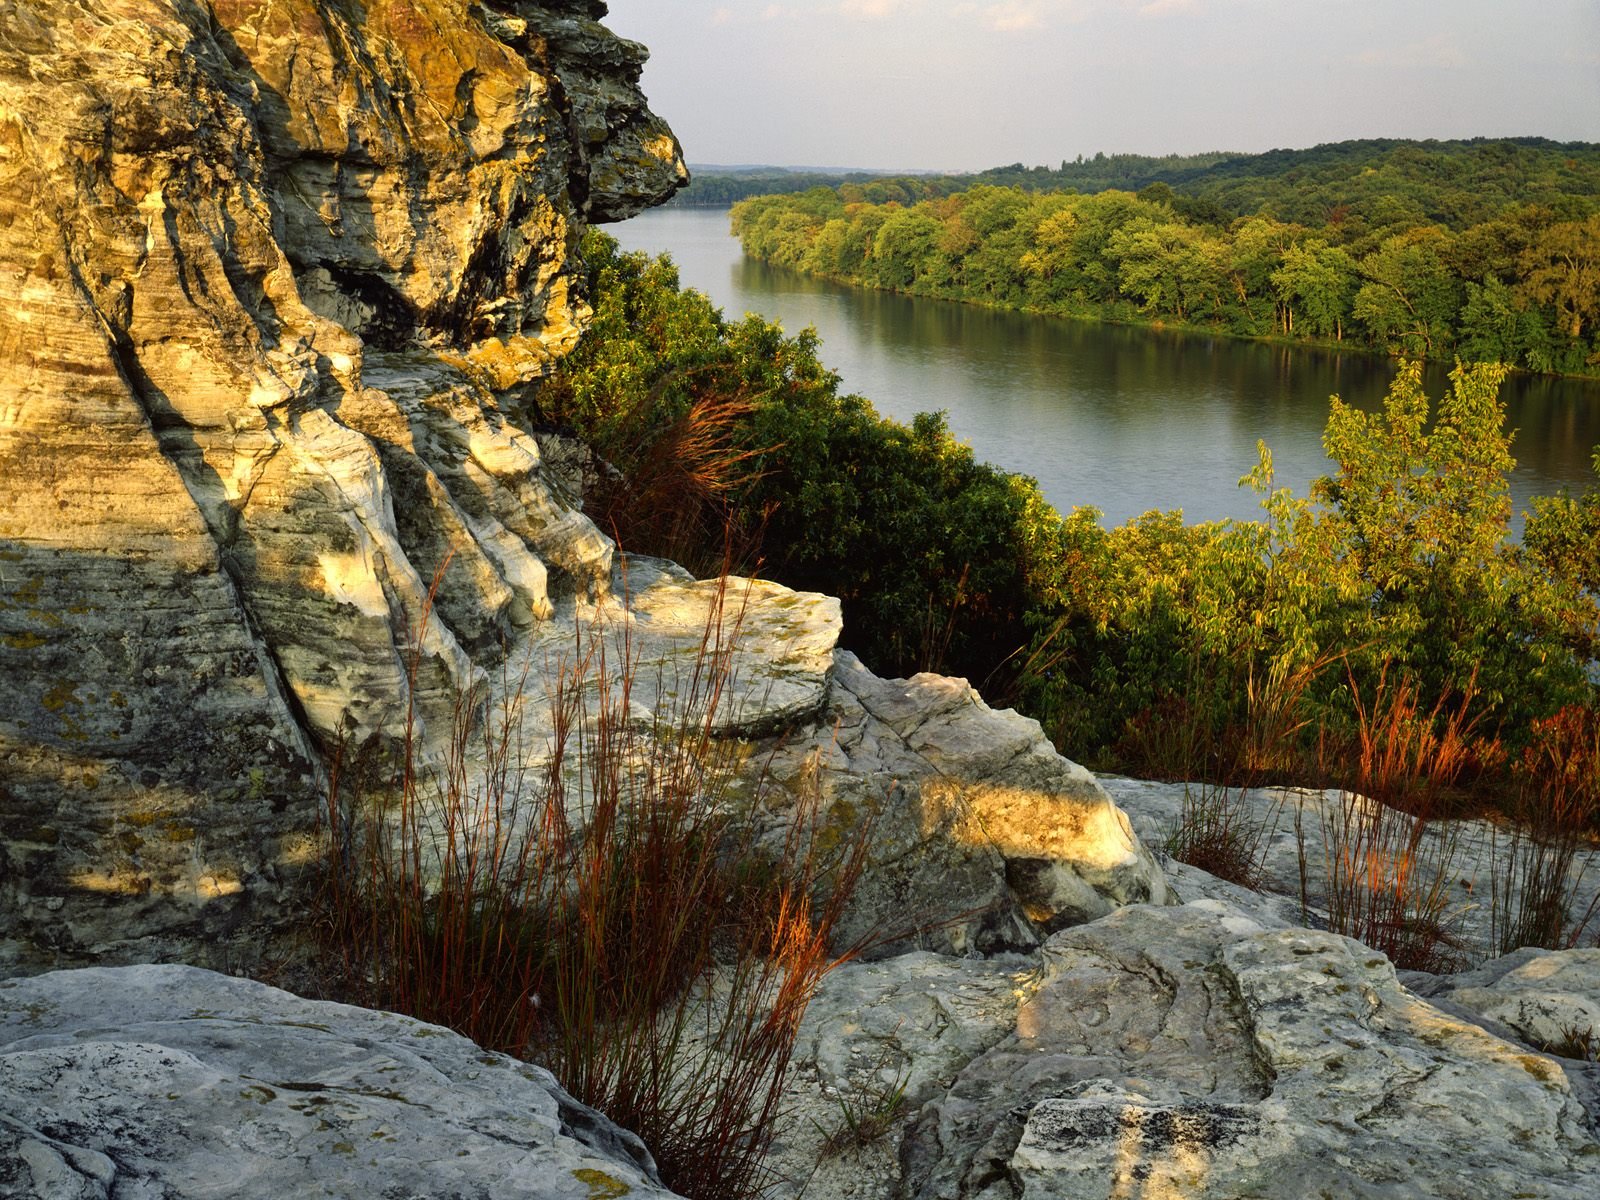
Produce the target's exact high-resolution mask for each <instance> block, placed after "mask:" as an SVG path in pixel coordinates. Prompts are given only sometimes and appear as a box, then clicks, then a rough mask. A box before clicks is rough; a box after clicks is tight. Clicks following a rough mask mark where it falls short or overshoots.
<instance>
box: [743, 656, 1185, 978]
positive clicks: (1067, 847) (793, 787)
mask: <svg viewBox="0 0 1600 1200" xmlns="http://www.w3.org/2000/svg"><path fill="white" fill-rule="evenodd" d="M752 760H753V761H755V762H759V763H761V764H763V767H764V770H765V772H766V774H767V776H768V780H769V783H770V785H772V788H771V790H772V791H773V792H775V793H776V795H777V796H778V797H780V798H782V797H784V796H786V795H787V796H789V797H793V796H797V795H805V794H814V795H815V796H816V797H817V798H818V802H819V804H820V808H821V812H822V820H823V829H824V835H825V836H826V837H827V838H829V839H830V840H832V841H834V842H841V841H844V840H846V839H849V838H854V837H867V838H868V839H869V840H870V843H871V851H870V854H869V863H868V867H867V871H866V874H865V876H864V878H863V879H862V881H861V884H860V886H859V887H858V888H857V892H856V900H855V904H854V907H853V909H852V912H851V913H850V914H849V917H848V919H847V921H846V922H845V933H846V935H847V940H853V939H863V940H865V941H866V942H867V943H868V947H869V948H868V950H867V953H868V955H869V956H873V957H877V956H884V955H887V954H892V953H896V952H899V951H904V950H908V949H926V950H935V951H940V952H943V953H950V954H957V955H961V954H994V953H1003V952H1008V951H1026V950H1029V949H1032V948H1033V947H1035V946H1037V945H1038V944H1039V943H1040V942H1041V941H1042V940H1043V939H1044V938H1045V937H1046V936H1048V935H1049V933H1051V932H1052V931H1054V930H1056V929H1061V928H1064V927H1067V926H1070V925H1075V924H1079V923H1082V922H1085V921H1091V920H1094V919H1095V918H1097V917H1100V916H1104V915H1105V914H1106V913H1109V912H1111V911H1112V910H1113V909H1115V908H1117V907H1119V906H1122V905H1125V904H1141V903H1155V904H1161V903H1165V902H1166V901H1167V887H1166V881H1165V878H1164V877H1163V875H1162V872H1161V868H1160V867H1159V866H1158V865H1157V864H1156V862H1155V860H1154V859H1153V858H1152V857H1151V856H1150V853H1149V852H1148V851H1147V850H1146V849H1145V848H1144V846H1143V845H1141V844H1140V842H1139V839H1138V838H1137V837H1136V836H1134V833H1133V831H1132V829H1131V827H1130V826H1129V824H1128V819H1127V817H1126V816H1125V815H1124V814H1123V813H1122V811H1121V810H1120V809H1118V808H1117V806H1116V805H1115V804H1113V803H1112V802H1111V800H1110V798H1109V797H1108V796H1107V795H1106V793H1105V791H1104V790H1103V789H1102V788H1101V787H1100V785H1099V784H1098V783H1097V782H1096V781H1095V778H1094V776H1093V775H1091V774H1090V773H1089V772H1088V771H1086V770H1084V769H1083V768H1082V767H1080V766H1078V765H1077V764H1076V763H1073V762H1071V761H1069V760H1067V759H1066V758H1063V757H1062V756H1061V755H1060V754H1058V753H1057V752H1056V750H1055V748H1054V747H1053V746H1052V745H1051V744H1050V742H1049V740H1048V739H1047V738H1046V737H1045V736H1044V734H1043V732H1042V731H1041V730H1040V728H1039V724H1038V722H1037V721H1034V720H1032V719H1030V718H1027V717H1023V716H1021V715H1019V714H1018V713H1016V712H1013V711H1012V710H1010V709H1004V710H995V709H992V708H990V707H989V706H988V705H987V704H985V703H984V701H983V698H982V697H981V696H980V695H979V694H978V693H977V691H975V690H974V689H973V688H972V687H971V686H970V685H969V684H968V683H967V682H966V681H965V680H963V679H951V678H948V677H945V676H940V675H928V674H923V675H917V676H915V677H913V678H911V679H887V680H886V679H880V678H879V677H877V676H876V675H874V674H872V673H871V672H870V671H869V670H867V669H866V668H865V667H864V666H863V665H862V664H861V662H860V660H859V659H857V658H856V657H855V656H854V655H852V654H849V653H848V652H840V653H838V654H837V655H836V666H835V670H834V674H833V691H832V697H831V701H830V704H829V706H828V708H827V709H826V711H825V712H823V714H822V716H821V718H820V719H819V720H818V721H816V722H814V723H813V724H811V725H809V726H804V727H801V728H799V729H797V730H795V731H794V732H793V733H792V734H790V735H788V736H787V737H785V738H783V739H781V740H779V741H777V742H775V743H773V744H771V745H768V746H766V747H763V748H759V749H758V750H757V752H756V753H755V754H754V755H753V756H752Z"/></svg>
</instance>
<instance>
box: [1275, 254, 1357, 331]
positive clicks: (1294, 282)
mask: <svg viewBox="0 0 1600 1200" xmlns="http://www.w3.org/2000/svg"><path fill="white" fill-rule="evenodd" d="M1357 279H1358V276H1357V274H1356V264H1355V262H1354V261H1353V260H1352V259H1351V258H1350V256H1349V255H1348V254H1346V253H1345V252H1344V250H1343V249H1341V248H1340V247H1338V246H1330V245H1328V244H1327V243H1326V242H1324V241H1322V240H1321V239H1320V238H1313V239H1311V240H1310V241H1308V242H1304V243H1302V244H1300V245H1297V246H1290V247H1289V248H1288V249H1287V250H1285V251H1284V253H1283V265H1282V266H1281V267H1279V268H1278V269H1277V270H1276V271H1274V272H1273V273H1272V287H1273V290H1274V291H1275V292H1276V293H1277V295H1278V298H1279V300H1280V301H1281V302H1282V304H1283V307H1284V309H1285V310H1286V311H1287V312H1288V313H1289V314H1290V316H1289V317H1288V318H1287V319H1286V320H1285V332H1287V333H1292V332H1293V331H1294V323H1293V315H1292V314H1293V313H1295V312H1298V313H1299V314H1300V318H1301V327H1302V329H1303V330H1304V331H1305V332H1308V333H1312V334H1315V335H1317V336H1318V337H1327V336H1328V335H1330V334H1331V335H1333V337H1334V338H1336V339H1337V340H1339V341H1343V340H1344V322H1345V319H1346V317H1348V316H1349V315H1350V304H1351V300H1352V298H1353V297H1354V295H1355V292H1356V283H1357Z"/></svg>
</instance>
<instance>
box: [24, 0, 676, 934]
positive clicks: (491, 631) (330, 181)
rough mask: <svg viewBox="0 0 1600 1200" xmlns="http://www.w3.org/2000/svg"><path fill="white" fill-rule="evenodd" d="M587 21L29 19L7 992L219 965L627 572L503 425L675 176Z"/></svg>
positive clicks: (224, 14)
mask: <svg viewBox="0 0 1600 1200" xmlns="http://www.w3.org/2000/svg"><path fill="white" fill-rule="evenodd" d="M604 11H605V10H604V5H602V4H598V3H593V2H587V3H586V2H576V0H568V2H564V3H555V2H553V3H549V4H542V5H541V4H528V3H519V2H511V0H491V2H490V3H487V4H478V3H474V2H471V0H364V2H357V0H277V2H275V3H272V4H266V5H263V4H258V3H255V2H254V0H22V2H21V3H18V4H12V5H8V6H7V7H6V9H5V11H4V13H3V14H0V291H3V295H4V303H3V304H0V363H3V369H4V383H3V386H0V678H3V679H4V680H5V681H6V686H5V688H4V689H0V797H3V803H0V822H3V827H0V842H3V845H0V926H3V927H4V928H5V930H6V933H5V935H4V939H3V941H0V965H3V964H4V963H6V962H8V961H10V962H15V963H17V964H19V965H27V964H29V963H32V964H34V965H40V964H44V963H48V962H50V961H52V960H59V959H63V958H64V959H68V960H70V959H73V958H78V959H97V958H99V959H117V958H122V959H129V958H150V957H163V956H167V955H171V954H175V953H187V954H191V955H193V954H200V953H212V954H219V953H225V951H223V950H219V947H226V945H227V944H228V942H229V940H230V938H233V937H235V935H236V934H237V932H238V930H239V929H240V927H241V924H243V923H259V922H260V921H262V920H266V919H269V918H270V917H271V915H272V914H271V910H272V909H273V908H274V906H275V905H277V904H278V903H280V902H281V899H282V896H283V881H284V879H285V878H286V877H287V876H288V875H290V874H292V873H293V871H294V869H295V865H296V863H298V862H300V861H303V859H304V858H305V856H306V854H307V853H308V846H307V834H308V833H309V831H310V830H311V829H312V827H313V826H314V824H315V812H316V808H315V795H316V792H317V786H318V776H319V772H320V769H321V768H320V766H319V750H326V749H327V748H329V747H331V746H334V745H335V744H338V743H341V742H344V741H355V742H360V741H362V740H365V739H367V738H370V737H372V736H374V735H384V734H391V735H392V734H394V733H395V732H396V731H397V729H398V727H399V725H400V723H401V722H402V721H403V719H404V718H405V716H406V714H407V713H408V712H414V713H416V714H418V715H419V716H420V718H421V719H422V721H423V722H424V725H425V726H427V725H428V724H429V723H430V722H431V728H433V729H434V730H437V729H438V728H439V727H440V725H441V724H443V723H444V717H445V716H446V715H447V714H448V712H449V707H450V704H451V701H452V697H453V696H454V695H455V694H456V693H457V692H458V691H459V690H460V689H461V688H462V687H463V686H464V685H466V684H469V683H471V682H472V681H473V680H474V679H475V678H476V677H477V675H478V672H479V670H480V668H481V666H482V665H483V664H484V663H486V662H492V661H494V659H495V658H496V657H497V656H498V654H499V647H500V646H501V645H502V643H504V642H505V641H507V640H515V639H516V638H517V637H518V636H520V635H522V634H524V633H525V632H526V631H527V630H528V629H529V628H531V627H533V626H535V625H536V624H538V623H539V622H541V621H544V620H545V619H547V618H548V617H549V616H550V615H551V613H552V611H553V609H554V605H555V604H556V603H557V602H558V601H559V600H560V599H561V597H562V596H564V595H572V594H587V593H591V592H595V591H597V590H603V588H604V586H605V584H606V582H607V580H608V579H609V575H610V568H611V561H610V560H611V547H610V544H609V543H608V542H607V540H606V539H605V538H604V537H602V536H600V535H599V534H598V532H597V531H596V530H595V529H594V528H593V527H592V526H591V525H590V523H589V522H588V521H587V520H586V519H584V518H583V517H582V516H581V515H580V514H579V513H577V512H576V511H575V510H574V509H573V507H572V505H571V504H570V503H568V502H567V500H566V499H565V498H564V497H563V496H562V495H561V494H560V491H559V489H557V488H555V487H553V486H551V484H550V481H548V480H546V479H545V478H544V475H543V473H542V471H541V458H540V453H539V449H538V446H537V444H536V442H535V441H534V439H533V438H532V437H531V436H529V434H528V433H527V432H526V431H524V430H522V429H519V428H518V427H517V426H516V425H515V424H514V423H513V422H512V421H511V420H510V419H509V417H508V415H507V414H508V411H509V410H510V409H511V408H514V407H515V405H516V403H517V399H518V396H519V393H520V389H523V388H525V387H527V386H529V385H530V384H531V383H532V382H533V381H535V380H537V378H538V377H539V376H541V375H542V374H543V373H544V372H545V371H546V370H547V369H548V367H549V365H550V363H551V362H552V361H553V360H554V359H555V358H556V357H557V356H559V355H560V354H561V353H563V352H564V351H565V350H566V349H568V348H569V347H570V346H571V345H572V344H573V342H574V340H575V339H576V337H577V336H578V333H579V330H580V328H581V327H582V325H583V322H584V320H585V319H586V313H587V310H586V308H585V306H584V302H583V299H582V297H581V296H579V295H578V294H577V292H576V290H575V287H574V280H575V279H576V278H577V262H576V258H575V252H576V248H577V243H578V238H579V236H580V234H581V232H582V230H583V227H584V224H585V222H586V221H588V220H610V219H618V218H621V217H624V216H627V215H629V214H630V213H632V212H634V211H637V210H638V209H639V208H641V207H643V206H645V205H648V204H651V203H655V202H657V201H659V200H660V199H662V198H664V197H665V196H667V195H670V194H671V192H672V191H673V189H674V188H676V187H677V186H678V185H679V184H680V183H682V182H683V180H684V178H685V172H684V169H683V165H682V161H681V158H680V156H679V153H678V149H677V145H676V142H675V141H674V139H673V138H672V135H671V133H670V131H668V130H667V128H666V127H665V126H664V125H663V124H662V123H661V122H660V120H659V119H657V118H656V117H654V116H653V115H652V114H651V113H650V112H649V111H648V109H647V108H646V107H645V103H644V100H643V97H642V96H641V95H640V93H639V90H638V87H637V82H638V77H639V70H640V65H641V63H642V61H643V57H644V52H643V50H642V48H641V47H639V46H636V45H634V44H632V43H628V42H625V41H622V40H620V39H618V38H615V37H613V36H612V35H611V34H609V33H608V32H607V31H606V30H605V29H604V28H603V27H602V26H600V25H599V24H598V23H597V22H596V20H595V18H596V17H598V16H600V15H603V14H604Z"/></svg>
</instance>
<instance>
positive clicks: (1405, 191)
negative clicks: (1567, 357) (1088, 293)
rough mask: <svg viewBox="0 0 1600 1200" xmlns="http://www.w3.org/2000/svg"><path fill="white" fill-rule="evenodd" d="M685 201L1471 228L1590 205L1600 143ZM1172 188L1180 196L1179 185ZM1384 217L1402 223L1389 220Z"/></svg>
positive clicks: (701, 187)
mask: <svg viewBox="0 0 1600 1200" xmlns="http://www.w3.org/2000/svg"><path fill="white" fill-rule="evenodd" d="M692 169H693V171H694V181H693V182H692V183H691V184H690V186H689V187H688V188H687V189H685V190H684V191H682V192H680V193H679V194H678V195H677V196H676V197H675V198H674V199H673V201H672V203H673V204H675V205H682V206H691V207H719V206H723V205H731V204H733V203H735V202H737V201H739V200H743V199H747V198H748V197H751V196H758V195H781V194H791V193H797V192H805V191H809V190H811V189H812V188H816V187H828V188H840V187H843V186H845V185H857V186H859V187H860V188H861V194H860V198H861V199H864V200H867V201H869V202H872V203H885V202H887V201H895V200H897V201H899V202H900V203H905V204H909V203H915V202H916V201H918V200H928V199H935V198H939V197H943V196H948V195H950V194H952V193H954V192H958V191H964V190H966V189H968V188H971V187H973V186H975V185H978V184H994V185H997V186H1002V187H1015V188H1021V189H1022V190H1024V191H1029V192H1066V191H1071V192H1084V193H1093V192H1103V191H1109V190H1112V189H1120V190H1124V191H1132V192H1139V191H1144V190H1146V189H1152V188H1153V189H1156V194H1157V195H1158V196H1160V197H1161V198H1163V199H1167V200H1168V201H1169V202H1170V203H1172V204H1173V206H1174V207H1175V208H1176V209H1178V210H1179V211H1180V212H1182V213H1183V214H1184V215H1185V216H1186V217H1188V218H1189V219H1191V220H1195V221H1200V222H1206V223H1213V224H1225V223H1226V222H1228V221H1230V220H1232V219H1234V218H1235V217H1240V216H1248V215H1253V214H1256V213H1261V212H1268V213H1270V214H1271V215H1273V216H1275V217H1277V218H1278V219H1280V220H1284V221H1294V222H1298V223H1301V224H1306V225H1322V224H1325V223H1327V222H1328V221H1329V220H1330V219H1331V220H1334V221H1337V220H1339V219H1340V218H1341V215H1342V213H1343V212H1344V211H1347V210H1359V211H1362V212H1364V213H1366V214H1368V216H1369V218H1370V217H1372V216H1377V215H1380V214H1381V216H1382V217H1386V218H1388V217H1392V218H1394V219H1407V220H1410V221H1431V222H1437V223H1440V224H1444V225H1448V226H1450V227H1452V228H1463V227H1465V226H1467V225H1471V224H1474V223H1476V222H1478V221H1481V220H1485V219H1487V218H1488V217H1489V216H1490V215H1492V214H1494V213H1496V212H1499V211H1501V210H1503V209H1504V208H1505V207H1506V206H1508V205H1510V204H1537V205H1544V206H1547V207H1550V208H1551V209H1553V210H1554V211H1555V212H1557V213H1559V214H1560V215H1563V216H1567V217H1576V216H1579V215H1581V213H1580V212H1578V211H1577V208H1584V207H1586V206H1584V205H1581V204H1579V205H1577V206H1576V207H1575V205H1574V200H1573V198H1574V197H1594V196H1600V145H1595V144H1593V143H1589V142H1555V141H1550V140H1549V139H1547V138H1536V137H1522V138H1469V139H1464V140H1455V141H1407V140H1402V139H1397V138H1366V139H1362V140H1356V141H1345V142H1329V143H1325V144H1323V145H1320V146H1313V147H1311V148H1309V149H1304V150H1269V151H1266V152H1265V153H1262V154H1240V153H1237V152H1227V151H1215V152H1211V153H1206V154H1190V155H1179V154H1170V155H1164V156H1161V157H1152V156H1149V155H1142V154H1096V155H1094V156H1093V157H1090V158H1085V157H1082V156H1079V157H1078V158H1077V159H1074V160H1072V161H1064V162H1062V163H1061V164H1060V165H1059V166H1057V167H1045V166H1035V167H1028V166H1024V165H1023V164H1022V163H1020V162H1019V163H1012V164H1010V165H1009V166H1001V167H992V168H990V169H989V170H986V171H979V172H974V173H970V174H938V173H923V172H892V173H886V172H878V171H845V172H828V171H825V170H799V169H794V168H788V167H768V166H748V167H715V166H703V167H699V168H692ZM1169 192H1170V195H1169V194H1168V193H1169ZM1381 223H1385V224H1388V223H1392V221H1390V220H1383V221H1382V222H1381Z"/></svg>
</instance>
